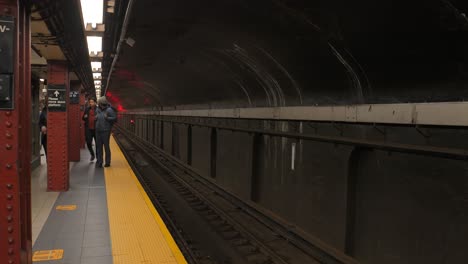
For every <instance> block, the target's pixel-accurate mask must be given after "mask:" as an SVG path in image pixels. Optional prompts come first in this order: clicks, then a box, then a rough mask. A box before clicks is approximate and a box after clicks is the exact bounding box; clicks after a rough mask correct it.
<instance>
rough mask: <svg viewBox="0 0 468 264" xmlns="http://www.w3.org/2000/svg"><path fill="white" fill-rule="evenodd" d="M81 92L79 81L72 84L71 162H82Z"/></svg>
mask: <svg viewBox="0 0 468 264" xmlns="http://www.w3.org/2000/svg"><path fill="white" fill-rule="evenodd" d="M80 90H81V83H80V82H79V81H72V82H70V98H69V99H70V101H69V102H70V104H69V110H68V155H69V160H70V161H80V142H81V141H80V140H81V137H80V132H81V130H80V125H81V116H80Z"/></svg>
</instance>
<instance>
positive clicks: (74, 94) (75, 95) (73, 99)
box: [70, 91, 80, 104]
mask: <svg viewBox="0 0 468 264" xmlns="http://www.w3.org/2000/svg"><path fill="white" fill-rule="evenodd" d="M79 103H80V92H78V91H71V92H70V104H79Z"/></svg>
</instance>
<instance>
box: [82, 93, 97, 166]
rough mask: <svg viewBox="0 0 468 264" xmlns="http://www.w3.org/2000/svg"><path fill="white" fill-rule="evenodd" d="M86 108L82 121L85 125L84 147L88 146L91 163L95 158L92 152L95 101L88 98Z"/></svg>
mask: <svg viewBox="0 0 468 264" xmlns="http://www.w3.org/2000/svg"><path fill="white" fill-rule="evenodd" d="M88 104H89V105H88V107H86V109H85V111H84V114H83V118H82V119H83V121H84V123H85V136H86V145H87V146H88V150H89V153H90V154H91V159H90V161H93V160H94V158H95V157H96V156H95V155H94V150H93V139H94V142H95V144H96V145H97V143H96V130H95V125H96V108H97V107H96V99H94V98H90V99H89V100H88Z"/></svg>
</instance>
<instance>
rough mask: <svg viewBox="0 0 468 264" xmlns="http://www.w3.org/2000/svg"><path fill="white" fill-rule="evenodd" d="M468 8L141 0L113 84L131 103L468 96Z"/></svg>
mask: <svg viewBox="0 0 468 264" xmlns="http://www.w3.org/2000/svg"><path fill="white" fill-rule="evenodd" d="M467 10H468V2H466V1H461V0H457V1H448V0H418V1H403V0H384V1H370V0H355V1H338V0H334V1H305V0H295V1H285V0H256V1H248V0H235V1H234V0H220V1H219V0H218V1H213V0H204V1H184V0H174V1H150V0H140V1H136V2H135V5H134V6H133V11H132V13H133V14H137V15H132V16H131V20H130V23H129V26H128V32H127V37H129V38H131V39H133V40H135V44H134V45H133V47H131V46H129V45H124V47H123V51H122V55H121V57H120V58H119V61H118V63H117V66H116V69H115V71H114V73H113V75H112V79H111V83H110V85H109V87H108V91H109V92H110V94H108V95H110V96H109V97H110V99H111V100H113V101H114V102H117V103H119V104H120V105H122V106H123V107H124V108H126V109H134V108H160V107H174V106H182V105H191V107H190V108H196V107H203V108H206V107H207V106H209V107H210V108H228V107H275V106H296V105H346V104H363V103H407V102H439V101H464V100H466V99H467V98H468V88H467V83H468V63H467V58H468V51H467V49H466V46H467V45H468V19H467V17H466V15H465V14H464V13H465V12H466V11H467ZM141 94H143V95H144V99H141V98H142V97H140V95H141Z"/></svg>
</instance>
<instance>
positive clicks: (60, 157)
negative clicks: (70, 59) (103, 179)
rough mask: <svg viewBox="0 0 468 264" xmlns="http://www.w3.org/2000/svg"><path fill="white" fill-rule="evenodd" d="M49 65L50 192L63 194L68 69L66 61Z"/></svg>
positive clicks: (66, 182) (66, 177)
mask: <svg viewBox="0 0 468 264" xmlns="http://www.w3.org/2000/svg"><path fill="white" fill-rule="evenodd" d="M48 63H49V64H48V72H47V74H48V78H47V81H48V87H47V91H48V94H47V109H48V114H47V190H48V191H57V192H63V191H67V190H68V188H69V163H68V161H69V159H68V147H69V144H68V107H67V106H68V100H69V98H68V97H69V92H70V88H69V79H68V66H67V62H65V61H49V62H48Z"/></svg>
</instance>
